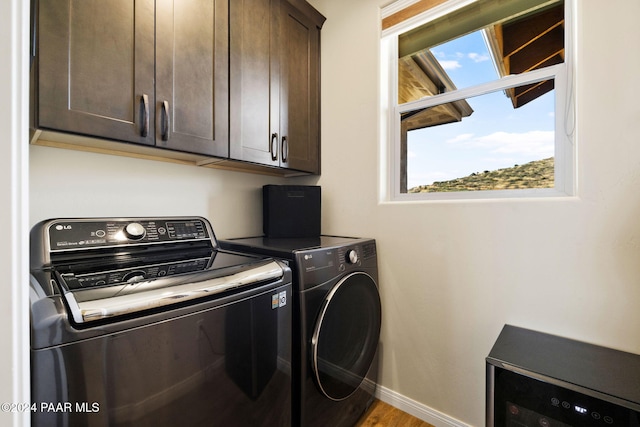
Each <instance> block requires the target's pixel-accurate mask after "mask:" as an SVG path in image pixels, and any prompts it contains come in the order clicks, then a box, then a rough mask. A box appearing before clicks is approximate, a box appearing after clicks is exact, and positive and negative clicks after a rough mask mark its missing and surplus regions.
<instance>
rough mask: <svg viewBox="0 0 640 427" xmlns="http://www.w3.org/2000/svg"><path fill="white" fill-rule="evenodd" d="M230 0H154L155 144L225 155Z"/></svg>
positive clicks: (227, 136)
mask: <svg viewBox="0 0 640 427" xmlns="http://www.w3.org/2000/svg"><path fill="white" fill-rule="evenodd" d="M228 5H229V0H156V105H155V112H156V145H157V146H158V147H164V148H170V149H173V150H180V151H188V152H193V153H198V154H208V155H214V156H222V157H227V156H228V153H229V103H228V99H229V83H228V79H229V72H228V58H229V48H228V30H229V26H228Z"/></svg>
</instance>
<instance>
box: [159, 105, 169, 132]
mask: <svg viewBox="0 0 640 427" xmlns="http://www.w3.org/2000/svg"><path fill="white" fill-rule="evenodd" d="M160 132H161V134H162V140H163V141H168V140H169V102H168V101H162V129H161V130H160Z"/></svg>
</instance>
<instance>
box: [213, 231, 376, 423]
mask: <svg viewBox="0 0 640 427" xmlns="http://www.w3.org/2000/svg"><path fill="white" fill-rule="evenodd" d="M220 245H221V247H222V248H224V249H227V250H232V251H238V252H243V253H253V254H262V255H268V256H271V257H274V258H280V259H282V260H284V261H285V262H288V263H289V267H290V268H291V269H292V271H293V283H292V286H293V303H294V305H293V322H292V324H293V326H292V329H293V336H292V381H293V384H292V424H293V425H299V426H304V427H310V426H322V427H325V426H329V425H330V426H352V425H354V424H355V423H356V421H357V420H358V419H359V418H360V417H361V416H362V414H363V413H364V412H365V411H366V409H367V408H368V407H369V405H370V404H371V402H372V401H373V398H374V393H375V388H376V382H377V376H378V357H377V347H378V341H379V337H380V325H381V306H380V297H379V294H378V266H377V252H376V243H375V240H373V239H364V238H351V237H336V236H320V237H318V238H266V237H250V238H241V239H231V240H226V241H220Z"/></svg>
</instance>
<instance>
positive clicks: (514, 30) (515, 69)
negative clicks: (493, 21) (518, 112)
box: [486, 2, 564, 108]
mask: <svg viewBox="0 0 640 427" xmlns="http://www.w3.org/2000/svg"><path fill="white" fill-rule="evenodd" d="M486 34H487V40H488V41H489V48H490V49H491V51H492V54H493V57H494V60H495V62H496V68H497V69H498V72H499V73H500V76H501V77H504V76H507V75H510V74H521V73H526V72H528V71H532V70H536V69H538V68H543V67H548V66H551V65H555V64H560V63H562V62H564V5H563V3H562V2H561V3H560V4H557V5H555V6H553V7H550V8H546V9H543V10H541V11H539V12H537V13H535V14H532V15H526V16H524V17H520V18H517V19H513V20H511V21H507V22H503V23H500V24H497V25H494V26H492V27H489V28H488V29H487V30H486ZM553 88H554V84H553V81H542V82H539V83H536V84H534V85H528V86H526V87H517V88H514V89H510V90H508V91H507V95H508V96H509V98H511V102H512V104H513V107H514V108H519V107H521V106H523V105H525V104H527V103H528V102H531V101H533V100H534V99H536V98H538V97H539V96H542V95H544V94H545V93H547V92H549V91H551V90H553Z"/></svg>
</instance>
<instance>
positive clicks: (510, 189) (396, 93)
mask: <svg viewBox="0 0 640 427" xmlns="http://www.w3.org/2000/svg"><path fill="white" fill-rule="evenodd" d="M401 1H402V3H407V2H409V3H411V5H412V6H411V7H415V6H416V5H418V6H419V5H420V4H422V3H427V2H425V0H417V1H416V0H413V1H410V0H401ZM573 1H575V0H567V1H566V3H567V4H565V1H562V0H449V1H444V2H442V1H440V3H441V4H440V5H438V6H435V7H432V8H431V9H428V10H426V11H424V12H421V13H418V14H416V15H415V16H411V17H410V18H409V19H405V20H404V21H402V22H400V23H398V24H395V25H393V26H391V27H390V28H386V29H383V33H382V43H381V46H382V56H381V57H382V73H381V75H382V79H383V80H382V86H383V95H384V96H383V111H385V116H388V117H383V121H385V123H384V125H385V127H384V130H385V131H384V132H382V135H384V136H385V140H386V139H387V138H388V145H387V144H383V145H384V146H385V147H388V148H389V150H388V151H386V152H385V153H389V155H384V156H382V158H383V159H389V164H388V167H386V166H387V165H385V170H387V171H388V173H387V174H386V175H387V176H388V183H385V184H386V185H387V186H388V189H389V191H388V195H389V197H388V198H390V199H392V200H411V199H442V198H445V199H446V198H460V197H464V198H478V197H520V196H525V197H530V196H554V195H571V194H573V192H574V179H573V175H574V166H573V163H574V149H573V144H572V121H573V119H572V113H571V111H572V110H571V107H572V101H571V90H570V87H571V79H570V78H569V76H570V73H569V71H568V70H570V69H571V63H572V61H571V58H570V56H569V55H570V54H571V52H572V49H571V45H570V43H568V42H566V41H565V40H571V38H570V37H568V35H570V34H571V26H570V23H571V19H570V15H571V14H570V13H569V12H570V6H571V3H572V2H573ZM397 3H399V2H397ZM397 3H394V4H392V5H391V6H388V7H387V8H385V9H384V10H383V28H384V25H385V19H387V18H388V17H390V16H392V17H393V16H395V15H394V12H398V10H399V13H397V15H400V16H406V15H407V11H408V10H409V9H410V7H408V6H407V7H404V8H400V9H399V8H398V6H397ZM430 3H433V0H431V2H430ZM436 3H437V2H436ZM394 5H395V6H394ZM403 13H404V15H403ZM565 45H567V46H565ZM387 118H388V120H385V119H387Z"/></svg>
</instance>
